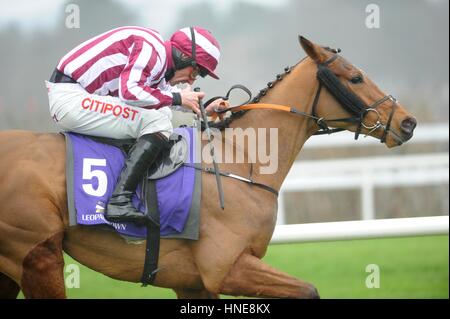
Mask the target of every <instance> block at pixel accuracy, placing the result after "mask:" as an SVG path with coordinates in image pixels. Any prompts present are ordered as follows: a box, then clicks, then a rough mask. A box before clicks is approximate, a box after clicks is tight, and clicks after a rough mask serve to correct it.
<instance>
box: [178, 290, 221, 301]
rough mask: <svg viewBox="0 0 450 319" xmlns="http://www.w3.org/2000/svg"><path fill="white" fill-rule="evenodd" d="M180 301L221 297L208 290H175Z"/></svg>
mask: <svg viewBox="0 0 450 319" xmlns="http://www.w3.org/2000/svg"><path fill="white" fill-rule="evenodd" d="M174 291H175V293H176V294H177V298H178V299H219V295H217V294H214V293H211V292H209V291H208V290H206V289H174Z"/></svg>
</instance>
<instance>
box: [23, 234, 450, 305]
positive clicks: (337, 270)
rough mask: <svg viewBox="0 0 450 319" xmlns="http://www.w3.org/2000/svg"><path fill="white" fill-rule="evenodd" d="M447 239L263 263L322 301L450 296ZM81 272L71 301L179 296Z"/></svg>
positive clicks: (296, 254)
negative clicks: (374, 281)
mask: <svg viewBox="0 0 450 319" xmlns="http://www.w3.org/2000/svg"><path fill="white" fill-rule="evenodd" d="M448 240H449V239H448V236H429V237H410V238H397V239H376V240H359V241H340V242H324V243H307V244H290V245H273V246H270V247H269V249H268V252H267V255H266V257H265V258H264V260H265V261H266V262H267V263H269V264H270V265H272V266H275V267H276V268H278V269H280V270H282V271H285V272H287V273H289V274H291V275H293V276H295V277H297V278H302V279H304V280H306V281H309V282H311V283H314V284H315V285H316V287H317V288H318V289H319V292H320V294H321V297H322V298H449V278H448V276H449V265H448V257H449V256H448V254H449V247H448ZM65 260H66V274H65V275H66V278H67V279H68V277H67V276H68V275H69V274H70V273H71V272H70V269H71V268H70V267H73V266H70V265H71V264H72V265H73V264H76V265H79V264H78V263H77V262H75V261H74V260H73V259H71V258H70V257H69V256H66V257H65ZM371 264H375V265H377V266H378V267H379V283H380V286H379V288H367V287H366V278H367V276H370V275H371V273H368V272H366V267H367V265H371ZM68 267H69V268H68ZM79 269H80V287H79V288H71V289H67V294H68V297H69V298H175V293H174V292H173V291H172V290H169V289H162V288H156V287H151V286H149V287H145V288H142V287H141V286H140V285H139V284H134V283H127V282H120V281H117V280H113V279H111V278H108V277H106V276H104V275H102V274H99V273H96V272H94V271H92V270H90V269H88V268H86V267H84V266H80V268H79ZM21 296H22V295H21ZM223 297H225V298H228V297H227V296H223Z"/></svg>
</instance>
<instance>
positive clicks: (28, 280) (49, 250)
mask: <svg viewBox="0 0 450 319" xmlns="http://www.w3.org/2000/svg"><path fill="white" fill-rule="evenodd" d="M62 238H63V234H62V233H58V234H56V235H54V236H52V237H50V238H48V239H47V240H45V241H44V242H42V243H40V244H38V245H37V246H36V247H34V248H33V249H32V250H31V251H30V252H29V253H28V255H27V256H26V257H25V259H24V261H23V274H22V283H21V285H22V291H23V293H24V295H25V297H26V298H66V291H65V286H64V259H63V254H62Z"/></svg>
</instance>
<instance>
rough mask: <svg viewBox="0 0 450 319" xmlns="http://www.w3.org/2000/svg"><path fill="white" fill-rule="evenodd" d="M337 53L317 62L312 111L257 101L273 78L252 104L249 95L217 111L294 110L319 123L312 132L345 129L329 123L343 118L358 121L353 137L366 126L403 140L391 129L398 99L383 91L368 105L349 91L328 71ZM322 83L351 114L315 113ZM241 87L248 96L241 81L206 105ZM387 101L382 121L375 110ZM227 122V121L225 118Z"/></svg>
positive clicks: (286, 70) (323, 132)
mask: <svg viewBox="0 0 450 319" xmlns="http://www.w3.org/2000/svg"><path fill="white" fill-rule="evenodd" d="M338 57H339V55H338V54H337V53H335V54H334V55H333V56H332V57H331V58H329V59H328V60H327V61H325V62H323V63H320V64H317V73H316V77H317V79H318V81H319V85H318V87H317V91H316V94H315V96H314V100H313V104H312V112H311V114H309V113H306V112H303V111H300V110H298V109H296V108H294V107H289V106H284V105H275V104H263V103H259V98H260V97H261V95H265V94H266V93H267V91H268V90H269V89H271V88H272V87H273V86H274V82H269V83H268V86H267V88H266V89H263V90H261V91H260V94H259V95H258V97H257V98H254V99H253V100H252V102H254V104H247V103H248V102H250V99H249V100H248V101H246V102H245V103H244V104H241V105H238V106H235V107H231V108H228V109H225V110H220V111H217V113H219V114H220V113H225V112H227V111H231V112H232V113H233V114H232V116H233V115H234V114H236V113H238V112H239V115H242V114H243V113H242V112H245V111H247V110H251V109H276V110H281V111H287V112H290V113H293V114H297V115H301V116H304V117H307V118H310V119H312V120H314V122H315V123H316V124H317V126H318V127H319V130H318V131H316V132H315V133H314V134H313V135H322V134H332V133H336V132H340V131H344V130H345V129H344V128H330V127H329V125H328V123H330V122H346V123H354V124H356V125H357V129H356V131H355V140H357V139H358V137H359V135H360V134H361V131H362V129H363V128H364V129H366V130H368V132H367V133H366V136H367V135H369V134H371V133H372V132H374V131H376V130H378V129H380V128H382V129H383V135H382V136H381V138H380V142H381V143H385V142H386V138H387V135H388V134H389V133H391V134H394V135H395V137H396V139H397V140H398V142H402V139H401V137H399V136H398V135H397V134H395V132H394V131H392V130H391V122H392V119H393V117H394V113H395V111H396V108H397V100H396V99H395V97H393V96H392V95H386V96H384V97H382V98H381V99H379V100H377V101H375V102H374V103H373V104H371V105H367V104H366V103H364V102H363V101H362V100H361V99H360V98H359V97H358V96H357V95H356V94H354V93H353V92H351V91H350V90H349V89H347V88H346V87H345V86H344V85H343V84H342V83H341V81H340V80H339V79H338V77H337V76H336V75H335V74H334V73H333V72H332V71H331V69H330V68H329V67H328V65H329V64H331V63H332V62H333V61H335V60H336V59H337V58H338ZM290 71H291V68H289V67H287V68H285V74H287V73H289V72H290ZM282 78H283V76H282V75H280V74H279V75H277V80H278V81H281V79H282ZM323 87H325V88H326V89H327V90H328V91H329V92H330V94H331V95H332V96H333V97H334V98H335V99H336V100H337V102H339V104H340V105H341V106H342V107H343V108H344V109H345V110H346V111H347V112H349V113H350V114H351V115H353V116H351V117H347V118H337V119H325V118H323V117H319V116H318V115H317V105H318V103H319V99H320V94H321V92H322V88H323ZM237 88H238V89H242V90H244V91H245V92H247V94H249V96H251V93H250V91H249V90H248V89H246V88H245V87H243V86H242V85H235V86H233V87H231V88H230V90H229V91H228V92H227V94H226V96H224V97H222V96H217V97H214V98H212V99H210V100H209V101H207V102H206V103H205V106H207V105H209V104H210V103H211V102H212V101H214V100H216V99H218V98H222V99H224V100H227V99H229V96H230V93H231V91H232V90H234V89H237ZM386 101H391V102H392V108H391V112H390V114H389V117H388V120H387V122H386V123H383V122H382V121H381V115H380V113H379V111H378V110H377V107H378V106H380V105H381V104H383V103H385V102H386ZM371 112H372V113H375V114H376V116H377V119H376V121H375V123H374V124H372V125H367V124H365V123H364V119H365V117H366V115H367V114H369V113H371ZM228 123H229V122H228Z"/></svg>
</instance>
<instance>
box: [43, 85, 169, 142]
mask: <svg viewBox="0 0 450 319" xmlns="http://www.w3.org/2000/svg"><path fill="white" fill-rule="evenodd" d="M45 84H46V86H47V90H48V99H49V104H50V115H51V116H52V118H53V119H54V121H55V122H56V124H57V125H58V126H59V127H60V128H61V129H63V130H66V131H71V132H75V133H80V134H85V135H92V136H101V137H110V138H115V139H127V138H134V139H136V138H139V137H141V136H142V135H146V134H151V133H156V132H160V133H162V134H164V135H165V136H166V137H169V136H170V134H172V131H173V128H172V123H171V120H172V110H171V109H170V108H169V107H162V108H160V109H158V110H154V109H144V108H141V107H135V106H131V105H128V104H126V103H124V102H123V101H122V100H120V99H119V98H116V97H112V96H101V95H95V94H89V93H88V92H87V91H86V90H85V89H84V88H83V87H81V86H80V85H79V84H76V83H75V84H72V83H51V82H48V81H45Z"/></svg>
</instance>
